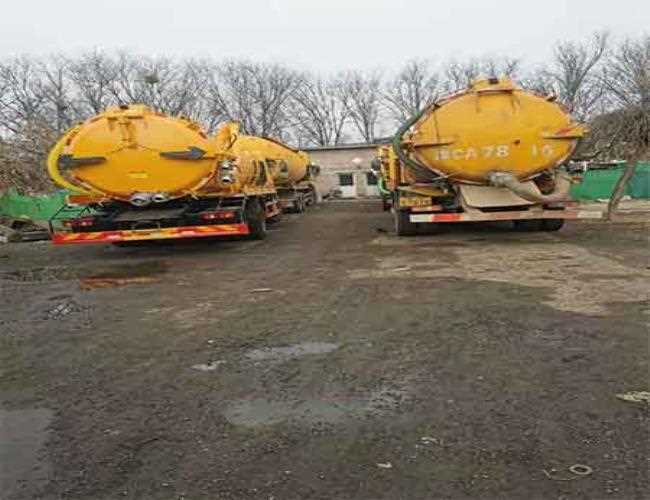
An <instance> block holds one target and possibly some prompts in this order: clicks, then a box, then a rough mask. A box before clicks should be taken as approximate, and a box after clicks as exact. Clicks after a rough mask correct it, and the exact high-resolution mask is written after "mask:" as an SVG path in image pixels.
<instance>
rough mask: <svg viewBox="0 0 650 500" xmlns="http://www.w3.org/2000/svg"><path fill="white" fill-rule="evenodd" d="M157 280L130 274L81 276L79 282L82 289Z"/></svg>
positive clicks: (112, 286)
mask: <svg viewBox="0 0 650 500" xmlns="http://www.w3.org/2000/svg"><path fill="white" fill-rule="evenodd" d="M156 281H157V280H156V279H155V278H152V277H151V276H131V277H130V278H83V279H81V280H80V282H79V286H80V287H81V289H82V290H93V289H95V288H114V287H117V286H125V285H134V284H145V283H154V282H156Z"/></svg>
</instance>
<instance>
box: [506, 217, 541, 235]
mask: <svg viewBox="0 0 650 500" xmlns="http://www.w3.org/2000/svg"><path fill="white" fill-rule="evenodd" d="M513 222H514V226H515V231H519V232H522V233H530V232H533V231H541V230H542V222H544V221H542V220H539V219H524V220H516V221H513Z"/></svg>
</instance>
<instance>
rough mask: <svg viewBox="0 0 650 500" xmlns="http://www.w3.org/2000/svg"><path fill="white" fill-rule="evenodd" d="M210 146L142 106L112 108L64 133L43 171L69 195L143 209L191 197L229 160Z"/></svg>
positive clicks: (197, 132) (195, 130)
mask: <svg viewBox="0 0 650 500" xmlns="http://www.w3.org/2000/svg"><path fill="white" fill-rule="evenodd" d="M214 146H215V143H214V141H211V140H209V139H208V137H207V136H206V135H205V133H204V132H203V131H202V130H201V128H200V126H199V125H197V124H196V123H194V122H191V121H189V120H187V119H183V118H172V117H169V116H166V115H163V114H161V113H157V112H155V111H153V110H151V109H149V108H147V107H146V106H143V105H132V106H122V107H115V108H109V109H108V110H107V111H106V112H104V113H101V114H99V115H97V116H95V117H93V118H91V119H89V120H87V121H85V122H84V123H82V124H80V125H78V126H76V127H74V128H73V129H71V130H70V131H68V132H67V133H66V134H65V135H64V136H63V137H62V138H61V139H60V140H59V142H58V143H57V144H56V145H55V146H54V148H53V149H52V151H51V153H50V155H49V158H48V170H49V173H50V175H51V177H52V178H53V180H54V181H55V182H57V183H58V184H59V185H61V186H63V187H66V188H69V189H71V190H73V191H77V192H82V193H86V194H90V195H93V196H98V197H106V198H110V199H118V200H124V201H130V202H131V203H133V204H135V205H138V204H142V205H144V204H147V203H148V202H149V201H156V202H163V201H166V200H168V199H173V198H178V197H181V196H186V195H196V194H197V193H198V192H199V191H200V190H201V188H203V187H204V186H205V185H206V184H207V183H208V182H210V180H211V179H213V177H214V175H215V173H216V170H217V168H218V165H219V163H220V162H222V161H224V160H227V159H229V158H230V156H229V155H227V154H223V153H220V152H218V150H216V149H215V147H214ZM152 198H153V200H152Z"/></svg>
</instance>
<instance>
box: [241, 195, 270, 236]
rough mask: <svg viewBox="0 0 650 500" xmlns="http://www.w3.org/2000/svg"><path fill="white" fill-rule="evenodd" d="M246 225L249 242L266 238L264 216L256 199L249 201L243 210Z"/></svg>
mask: <svg viewBox="0 0 650 500" xmlns="http://www.w3.org/2000/svg"><path fill="white" fill-rule="evenodd" d="M244 214H245V216H246V224H248V231H249V233H248V237H249V239H251V240H263V239H264V238H266V214H265V213H264V209H263V208H262V205H261V204H260V202H259V201H258V200H257V199H249V200H248V201H247V202H246V207H245V208H244Z"/></svg>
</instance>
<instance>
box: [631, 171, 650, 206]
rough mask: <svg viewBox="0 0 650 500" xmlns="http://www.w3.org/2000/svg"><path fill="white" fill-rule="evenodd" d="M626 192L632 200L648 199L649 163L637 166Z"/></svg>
mask: <svg viewBox="0 0 650 500" xmlns="http://www.w3.org/2000/svg"><path fill="white" fill-rule="evenodd" d="M626 192H627V194H629V195H630V196H631V197H632V198H641V199H645V200H648V199H650V163H639V164H638V165H637V167H636V171H635V172H634V177H632V179H630V183H629V184H628V186H627V191H626Z"/></svg>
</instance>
